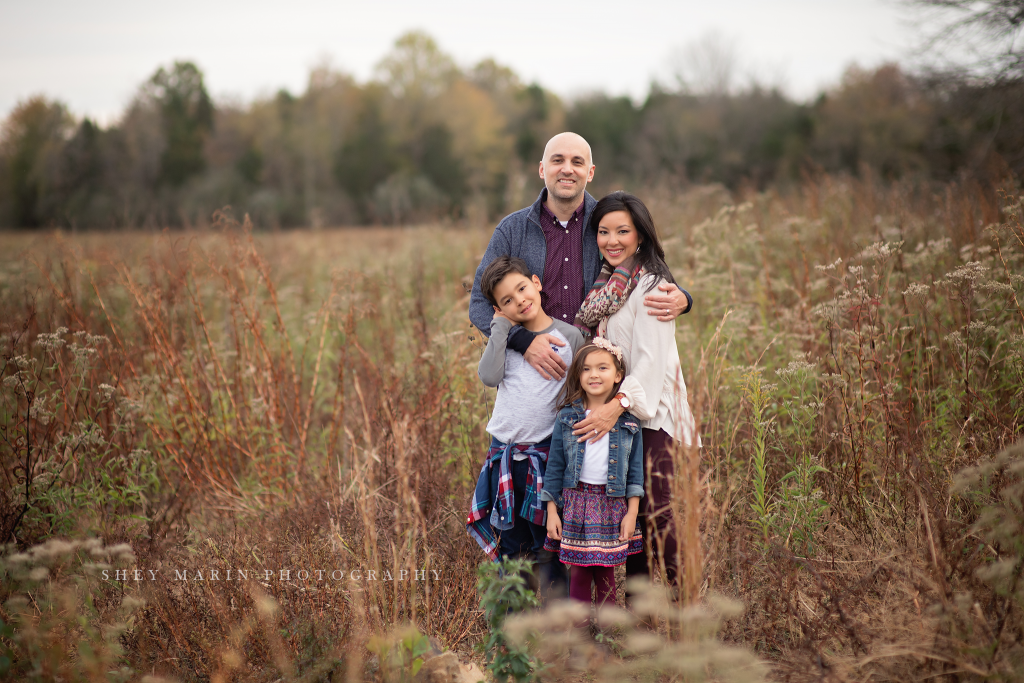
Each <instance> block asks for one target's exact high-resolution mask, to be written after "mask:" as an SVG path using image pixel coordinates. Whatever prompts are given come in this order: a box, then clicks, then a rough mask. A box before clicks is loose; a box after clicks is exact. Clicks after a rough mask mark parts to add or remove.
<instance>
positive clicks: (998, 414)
mask: <svg viewBox="0 0 1024 683" xmlns="http://www.w3.org/2000/svg"><path fill="white" fill-rule="evenodd" d="M640 194H641V196H642V198H644V199H645V200H647V201H648V203H649V206H650V207H651V209H652V212H653V214H654V216H655V218H656V220H657V221H658V222H659V229H660V231H661V233H662V235H663V237H664V238H665V241H666V250H667V252H668V261H669V265H670V266H671V267H672V270H673V273H674V274H675V275H676V277H677V279H678V280H679V282H680V283H681V284H682V285H683V286H684V287H686V288H687V289H688V290H689V291H690V292H691V293H692V294H693V296H694V299H695V304H694V308H693V311H692V312H691V313H689V314H688V315H686V316H684V317H682V318H680V319H679V321H678V323H677V338H678V343H679V348H680V355H681V357H682V361H683V370H684V373H685V376H686V380H687V385H688V387H689V400H690V402H691V404H692V407H693V409H694V413H695V415H697V416H698V418H699V420H700V423H701V425H702V426H701V432H702V436H703V444H704V447H703V449H702V450H700V451H696V450H693V451H683V452H680V453H679V454H678V461H677V466H676V473H677V476H676V480H675V482H674V486H675V487H676V493H677V495H676V496H675V501H676V504H677V506H678V510H677V512H678V514H677V520H678V524H679V526H680V528H679V534H680V537H681V538H683V539H684V541H685V543H684V544H683V547H684V556H683V557H682V558H680V559H681V563H680V566H682V567H684V571H683V577H682V580H681V581H680V584H679V585H678V586H676V587H674V588H673V592H674V594H675V598H676V599H677V600H678V602H679V603H680V605H681V606H683V607H689V608H693V607H697V606H700V605H703V606H705V607H707V608H708V609H712V611H714V610H715V609H718V612H719V616H720V617H721V618H722V619H723V621H722V622H721V626H720V628H719V630H718V633H717V636H715V637H717V638H718V639H720V640H722V641H725V643H727V644H728V645H730V646H734V647H735V648H737V649H741V650H746V651H747V652H752V653H753V654H755V655H756V656H757V657H759V658H760V659H762V660H763V661H765V662H766V663H767V664H768V666H769V671H770V676H771V677H772V678H775V679H778V680H812V679H813V680H876V681H880V680H923V679H936V680H1020V679H1022V678H1024V645H1022V643H1024V611H1022V610H1024V581H1022V580H1021V573H1022V568H1024V510H1022V507H1021V506H1022V502H1021V501H1022V499H1024V448H1021V447H1020V446H1016V445H1015V444H1016V442H1017V441H1018V439H1020V431H1021V423H1022V418H1024V308H1022V306H1021V300H1022V298H1024V221H1022V212H1024V207H1022V200H1021V197H1020V195H1021V191H1020V188H1019V187H1018V186H1017V185H1015V184H1013V183H1009V182H1008V183H1007V184H1006V185H1005V186H1004V187H979V186H977V185H974V184H971V183H963V184H955V185H950V186H947V187H943V188H938V189H936V188H921V187H918V186H914V185H911V184H884V183H880V182H875V181H872V180H870V179H868V180H852V179H847V178H836V177H829V176H822V177H817V178H808V179H806V181H805V182H804V184H803V185H802V186H801V187H799V188H796V189H793V190H791V191H789V192H786V193H778V192H766V193H758V194H754V193H748V194H741V195H739V196H737V195H733V194H730V193H727V192H726V191H725V190H723V189H721V188H717V187H705V188H697V189H694V190H690V191H688V192H685V193H681V194H680V193H670V192H667V191H658V192H651V193H649V194H645V193H643V192H640ZM489 236H490V226H472V227H450V226H447V227H446V226H417V227H408V228H403V229H375V230H373V229H334V230H320V231H293V232H275V233H258V232H257V233H253V232H252V231H251V230H250V229H249V228H248V226H247V225H245V223H244V221H242V222H241V223H240V222H239V221H236V220H235V219H233V218H232V217H231V216H230V214H222V215H218V216H217V218H216V220H215V222H214V228H213V229H211V230H209V231H206V232H197V233H182V232H166V233H120V234H92V233H88V234H83V235H69V234H66V233H46V234H42V233H39V234H31V235H30V234H5V235H2V236H0V244H2V246H3V248H2V249H0V253H2V255H0V321H2V322H0V324H2V330H0V335H2V336H0V348H2V353H3V363H4V367H3V375H2V386H0V392H2V393H0V397H2V399H0V470H2V472H3V477H4V483H3V487H2V489H0V530H2V532H3V539H2V540H3V541H4V542H5V543H6V544H7V545H5V546H4V547H3V551H2V556H0V571H2V572H3V582H2V588H0V593H2V594H0V602H2V606H0V620H2V622H3V623H2V624H0V667H3V670H4V671H5V672H6V673H7V675H9V676H14V677H15V678H16V679H25V680H55V679H56V678H60V679H61V680H134V679H137V678H139V677H142V676H145V675H150V676H156V677H165V678H171V679H176V680H180V681H231V680H265V681H277V680H308V681H313V680H324V681H326V680H347V681H353V682H354V681H361V680H382V681H383V680H390V678H389V674H388V672H387V670H386V667H385V666H383V662H384V659H385V658H384V657H383V655H382V650H381V643H382V642H384V641H382V640H381V638H382V637H383V636H386V635H388V634H393V633H396V632H398V630H399V629H400V628H402V627H403V626H404V625H406V624H409V623H412V624H414V625H415V627H416V628H417V629H418V631H419V632H420V633H423V634H425V635H427V636H430V637H431V638H433V642H434V646H435V647H442V648H450V649H453V650H455V651H456V652H458V653H460V654H461V655H463V656H464V657H467V658H468V657H470V656H471V655H470V651H471V648H472V647H473V646H474V645H476V644H478V643H481V642H482V641H483V640H484V639H485V637H486V635H487V623H486V621H485V618H484V614H483V611H482V610H481V609H480V598H479V596H478V595H477V589H476V582H477V576H476V570H477V565H478V564H479V563H480V561H481V560H482V559H483V556H482V553H481V552H480V551H479V549H478V548H477V547H476V545H475V544H474V543H473V542H472V541H471V540H470V539H469V537H468V536H467V534H466V533H465V526H464V520H465V515H466V513H467V511H468V501H469V497H470V494H471V487H472V485H473V483H474V481H475V476H476V474H477V472H478V470H479V466H480V463H481V458H482V456H483V452H484V448H485V447H486V443H487V437H486V434H485V431H484V425H485V424H486V421H487V417H488V414H489V409H490V402H491V400H492V398H493V397H492V394H491V393H489V391H488V390H485V388H484V387H483V386H482V385H481V384H480V383H479V381H478V380H477V378H476V363H477V360H478V358H479V354H480V352H481V349H482V347H483V343H482V341H481V338H480V335H479V333H477V332H476V331H475V330H473V329H471V328H470V326H469V322H468V319H467V315H466V309H467V303H468V294H467V291H466V290H467V287H468V285H469V284H470V283H471V281H472V276H473V272H474V269H475V267H476V265H477V262H478V259H479V257H480V254H482V252H483V249H484V247H485V245H486V243H487V240H488V238H489ZM118 570H121V571H122V572H123V573H118ZM228 570H231V571H232V572H233V574H231V575H228V574H227V572H228ZM337 570H341V571H343V572H344V574H343V575H342V576H341V577H337V574H336V573H334V574H333V575H332V572H336V571H337ZM318 571H319V572H320V573H319V574H318V573H317V572H318ZM180 572H187V575H186V576H187V577H188V580H182V579H180V578H178V577H180V576H181V574H180ZM214 572H216V575H214ZM239 572H242V574H241V576H242V577H244V578H242V579H241V580H239V577H240V574H239ZM284 572H287V574H285V573H284ZM370 572H373V577H374V578H373V579H372V580H371V579H370V578H369V575H370ZM197 574H198V575H199V576H200V577H201V578H198V577H197ZM227 576H231V580H228V579H227V578H226V577H227ZM723 597H724V598H728V599H731V600H732V601H733V602H730V603H729V604H734V603H735V601H738V602H740V603H742V604H743V605H745V608H744V609H743V610H742V612H740V611H738V610H732V609H731V608H730V609H725V608H721V609H719V608H717V607H715V605H720V604H723V603H721V600H722V599H723ZM655 621H657V619H655ZM656 625H657V627H658V628H659V629H660V632H661V634H662V635H663V637H664V638H665V641H664V642H666V643H673V642H674V643H683V642H686V641H687V640H688V639H691V640H692V639H693V638H696V637H698V636H695V635H694V634H693V633H692V631H688V630H687V629H686V628H682V627H678V625H677V626H673V625H672V623H670V622H666V621H664V620H663V621H662V622H661V623H660V624H656ZM699 637H700V638H705V637H710V636H708V635H707V634H704V635H702V636H699ZM646 661H648V660H647V659H644V656H637V657H635V658H628V657H627V659H626V660H625V663H626V668H625V669H623V670H622V671H624V672H625V673H624V674H622V675H628V673H629V671H630V668H629V667H630V666H631V664H630V663H631V662H632V663H633V664H635V667H636V669H635V670H636V671H638V672H640V671H645V672H650V671H652V669H651V668H650V667H647V668H644V666H643V665H642V664H643V662H646ZM620 673H621V672H620ZM547 675H548V676H549V677H555V676H556V670H555V669H550V670H549V672H548V674H547ZM637 675H641V674H637ZM643 675H644V676H647V677H650V676H651V675H654V674H650V673H646V674H643ZM660 675H663V676H668V677H674V678H676V679H678V678H679V677H680V676H683V678H686V676H685V675H683V674H680V673H678V672H677V673H675V674H672V673H670V672H668V670H661V674H660Z"/></svg>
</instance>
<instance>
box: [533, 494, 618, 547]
mask: <svg viewBox="0 0 1024 683" xmlns="http://www.w3.org/2000/svg"><path fill="white" fill-rule="evenodd" d="M633 521H634V522H635V521H636V520H635V519H634V520H633ZM548 538H550V539H551V540H552V541H561V540H562V520H560V519H559V518H558V506H557V505H555V503H554V502H552V501H550V500H549V501H548Z"/></svg>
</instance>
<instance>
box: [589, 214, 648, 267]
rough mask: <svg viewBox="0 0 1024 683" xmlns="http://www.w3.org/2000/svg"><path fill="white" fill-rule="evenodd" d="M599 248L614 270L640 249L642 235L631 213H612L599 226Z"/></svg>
mask: <svg viewBox="0 0 1024 683" xmlns="http://www.w3.org/2000/svg"><path fill="white" fill-rule="evenodd" d="M597 248H598V249H600V250H601V256H604V259H605V261H607V262H608V263H609V264H611V266H612V267H613V268H614V267H616V266H618V265H619V264H620V263H622V262H623V261H625V260H626V259H627V258H629V257H630V256H632V255H633V254H635V253H636V250H637V249H639V248H640V233H638V232H637V231H636V226H634V225H633V217H632V216H631V215H630V214H629V211H612V212H610V213H607V214H605V215H604V217H603V218H602V219H601V222H600V223H598V226H597Z"/></svg>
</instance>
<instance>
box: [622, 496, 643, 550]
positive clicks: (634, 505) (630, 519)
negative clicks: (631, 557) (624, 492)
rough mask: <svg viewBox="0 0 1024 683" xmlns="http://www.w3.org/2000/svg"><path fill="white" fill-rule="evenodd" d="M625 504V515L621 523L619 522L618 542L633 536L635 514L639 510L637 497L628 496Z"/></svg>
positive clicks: (634, 531)
mask: <svg viewBox="0 0 1024 683" xmlns="http://www.w3.org/2000/svg"><path fill="white" fill-rule="evenodd" d="M627 504H628V508H627V509H626V516H625V517H623V518H622V523H621V524H619V542H620V543H622V542H625V541H628V540H629V539H631V538H633V534H635V533H636V516H637V513H638V512H639V511H640V499H639V498H630V499H629V501H628V503H627Z"/></svg>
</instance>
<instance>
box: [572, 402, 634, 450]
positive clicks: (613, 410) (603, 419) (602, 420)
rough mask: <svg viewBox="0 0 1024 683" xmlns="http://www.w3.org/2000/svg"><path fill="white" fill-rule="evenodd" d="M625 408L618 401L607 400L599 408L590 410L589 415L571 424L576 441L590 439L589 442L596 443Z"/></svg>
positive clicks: (613, 424) (612, 425) (580, 441)
mask: <svg viewBox="0 0 1024 683" xmlns="http://www.w3.org/2000/svg"><path fill="white" fill-rule="evenodd" d="M623 412H625V410H624V409H623V407H622V404H621V403H619V402H618V401H609V402H608V403H605V404H604V405H603V406H601V407H600V408H596V409H594V410H591V411H590V415H587V416H586V417H585V418H583V419H582V420H580V421H579V422H577V423H576V424H574V425H573V430H572V433H573V434H575V435H576V436H577V437H579V438H577V439H576V441H577V442H579V443H582V442H584V441H587V440H588V439H589V440H590V443H597V441H598V439H600V438H601V437H602V436H604V435H605V434H607V433H608V432H609V431H611V428H612V427H614V426H615V421H616V420H618V419H619V415H622V413H623Z"/></svg>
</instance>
